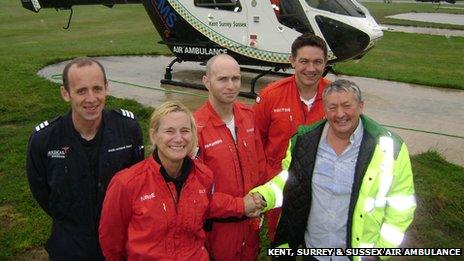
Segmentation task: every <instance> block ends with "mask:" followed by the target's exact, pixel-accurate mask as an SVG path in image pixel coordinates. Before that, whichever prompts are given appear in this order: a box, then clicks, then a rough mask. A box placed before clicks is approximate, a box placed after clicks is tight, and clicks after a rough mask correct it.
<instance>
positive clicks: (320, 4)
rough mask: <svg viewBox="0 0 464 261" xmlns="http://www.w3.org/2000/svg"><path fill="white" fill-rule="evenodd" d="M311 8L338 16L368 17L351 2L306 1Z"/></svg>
mask: <svg viewBox="0 0 464 261" xmlns="http://www.w3.org/2000/svg"><path fill="white" fill-rule="evenodd" d="M306 3H308V5H309V6H311V7H314V8H317V9H320V10H324V11H329V12H332V13H336V14H341V15H348V16H354V17H366V14H364V12H363V11H362V10H361V9H360V8H359V7H358V6H356V5H355V4H354V3H353V2H351V1H350V0H306Z"/></svg>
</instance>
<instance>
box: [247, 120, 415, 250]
mask: <svg viewBox="0 0 464 261" xmlns="http://www.w3.org/2000/svg"><path fill="white" fill-rule="evenodd" d="M361 120H362V123H363V127H364V134H363V138H362V141H361V147H360V149H359V155H358V160H357V162H356V166H355V177H354V182H353V190H352V196H351V202H350V206H349V214H348V221H347V244H346V245H347V247H349V248H351V247H354V248H356V247H376V248H391V247H398V246H399V245H400V243H401V242H402V240H403V237H404V233H405V231H406V229H407V228H408V226H409V225H410V223H411V222H412V220H413V216H414V210H415V207H416V203H415V197H414V183H413V178H412V171H411V164H410V160H409V153H408V150H407V148H406V144H404V142H403V141H402V140H401V138H400V137H398V136H397V135H395V134H394V133H391V132H390V131H388V130H387V129H385V128H383V127H382V126H380V125H379V124H378V123H376V122H375V121H373V120H372V119H370V118H368V117H366V116H364V115H361ZM325 124H326V120H323V121H320V122H317V123H315V124H313V125H310V126H301V127H300V128H299V129H298V132H297V133H296V134H295V135H294V136H293V138H292V139H291V141H290V145H289V147H288V150H287V154H286V157H285V159H284V160H283V161H282V169H283V170H282V171H281V172H280V173H279V174H278V175H277V176H276V177H274V178H273V179H272V180H270V181H269V182H268V183H266V184H264V185H262V186H259V187H257V188H255V189H253V190H252V191H251V192H259V193H260V194H261V195H262V196H263V197H264V199H265V200H266V202H267V207H266V208H265V209H264V210H265V211H267V210H269V209H272V208H276V207H280V206H282V214H281V218H280V221H279V225H278V228H277V233H276V238H275V242H274V244H275V245H277V246H279V245H282V244H287V243H288V245H289V247H291V248H297V247H299V246H301V245H302V244H303V247H304V232H305V230H306V229H307V228H306V226H307V220H308V217H309V212H310V210H311V184H312V182H311V181H312V173H313V170H314V165H315V161H316V153H317V147H318V144H319V141H320V138H321V135H322V130H323V128H324V125H325ZM355 259H357V258H355Z"/></svg>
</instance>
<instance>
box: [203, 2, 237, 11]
mask: <svg viewBox="0 0 464 261" xmlns="http://www.w3.org/2000/svg"><path fill="white" fill-rule="evenodd" d="M194 4H195V6H198V7H205V8H212V9H217V10H227V11H233V12H240V11H242V5H241V4H240V1H239V0H194Z"/></svg>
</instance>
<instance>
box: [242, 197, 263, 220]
mask: <svg viewBox="0 0 464 261" xmlns="http://www.w3.org/2000/svg"><path fill="white" fill-rule="evenodd" d="M243 202H244V204H245V215H246V216H247V217H259V215H261V210H262V209H263V208H264V207H265V206H266V201H264V198H263V196H261V194H259V193H256V192H254V193H250V194H247V195H246V196H245V197H243Z"/></svg>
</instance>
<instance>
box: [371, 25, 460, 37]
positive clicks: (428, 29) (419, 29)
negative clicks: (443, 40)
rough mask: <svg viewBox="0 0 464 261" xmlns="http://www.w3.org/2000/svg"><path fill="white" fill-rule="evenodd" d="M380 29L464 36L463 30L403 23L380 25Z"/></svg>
mask: <svg viewBox="0 0 464 261" xmlns="http://www.w3.org/2000/svg"><path fill="white" fill-rule="evenodd" d="M380 26H381V27H382V30H386V31H392V32H403V33H414V34H432V35H443V36H445V37H450V36H459V37H464V30H454V29H441V28H431V27H415V26H403V25H389V24H388V25H380Z"/></svg>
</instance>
